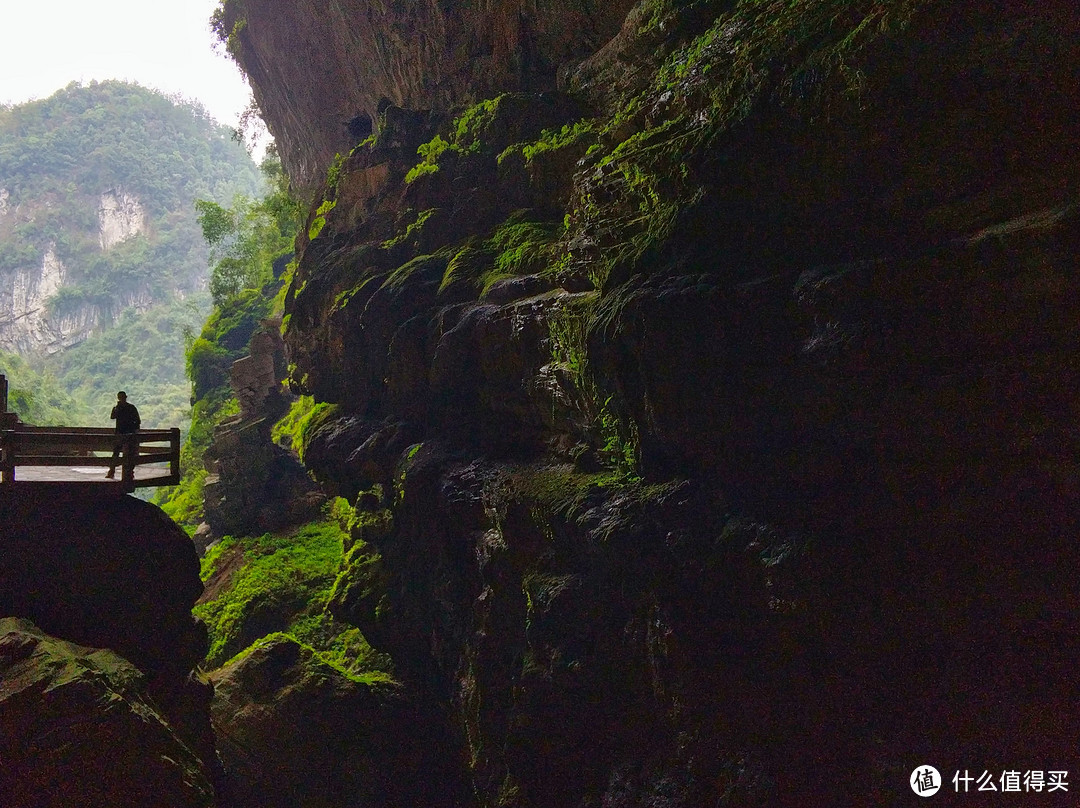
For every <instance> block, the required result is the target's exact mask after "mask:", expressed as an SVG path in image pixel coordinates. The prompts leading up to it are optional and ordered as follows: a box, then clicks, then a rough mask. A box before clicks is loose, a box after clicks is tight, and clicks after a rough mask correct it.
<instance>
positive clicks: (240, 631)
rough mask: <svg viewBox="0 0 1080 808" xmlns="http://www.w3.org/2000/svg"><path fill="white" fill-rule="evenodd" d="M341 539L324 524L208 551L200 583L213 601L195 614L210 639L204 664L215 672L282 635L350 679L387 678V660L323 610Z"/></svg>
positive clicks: (225, 542)
mask: <svg viewBox="0 0 1080 808" xmlns="http://www.w3.org/2000/svg"><path fill="white" fill-rule="evenodd" d="M347 538H348V534H346V533H345V532H344V531H343V530H342V528H341V526H340V524H339V523H338V522H337V521H336V520H334V519H329V520H327V521H324V522H317V523H311V524H308V525H304V526H302V527H300V528H297V529H296V530H294V531H290V532H288V533H285V534H282V535H271V534H265V535H262V536H258V537H232V536H227V537H225V538H224V539H222V540H221V541H220V542H219V543H217V544H216V545H214V546H213V547H212V548H210V550H209V551H208V552H207V554H206V556H205V558H204V559H203V561H202V578H203V581H204V582H205V583H206V584H207V586H208V591H209V592H210V593H211V595H212V596H211V597H209V598H207V599H205V600H204V601H203V602H201V603H200V604H199V605H198V606H196V608H195V615H196V616H197V617H199V618H200V619H202V620H204V621H205V622H206V624H207V628H208V630H209V634H210V651H209V653H208V655H207V664H208V665H209V666H211V667H218V666H220V665H222V664H224V663H225V662H226V661H227V660H228V659H229V658H230V657H233V656H234V655H236V654H238V653H241V652H243V651H244V650H245V649H246V648H248V647H249V646H250V645H252V644H253V643H255V642H258V641H260V640H263V639H264V638H265V637H266V636H267V635H271V634H273V633H275V632H283V633H286V634H288V635H289V636H291V637H293V638H295V639H296V640H297V641H299V642H301V643H304V644H305V645H308V646H310V647H311V648H313V649H315V651H316V652H317V653H318V654H319V655H320V657H321V658H323V659H324V660H325V661H327V662H329V663H330V664H332V665H334V666H335V667H337V668H339V669H341V670H343V671H346V672H348V673H350V674H353V675H357V674H368V675H370V674H374V673H376V672H380V673H381V674H382V676H383V677H384V678H385V677H386V676H388V675H389V671H390V665H389V659H388V658H387V657H385V655H381V654H378V653H376V652H375V651H373V650H372V649H371V646H369V645H368V643H367V641H366V640H365V639H364V638H363V635H362V634H361V633H360V631H359V630H358V629H356V628H355V627H352V626H348V625H344V624H341V623H339V622H337V621H335V620H334V618H333V617H331V616H330V615H329V614H327V613H326V611H325V607H326V605H327V602H328V601H329V599H330V594H331V592H332V590H333V588H334V584H335V581H336V580H337V577H338V568H339V566H340V564H341V563H342V554H343V548H344V543H345V541H346V540H347Z"/></svg>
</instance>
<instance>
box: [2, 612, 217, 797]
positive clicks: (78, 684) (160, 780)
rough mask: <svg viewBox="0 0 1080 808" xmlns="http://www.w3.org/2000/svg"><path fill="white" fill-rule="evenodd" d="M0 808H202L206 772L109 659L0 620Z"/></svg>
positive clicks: (135, 681)
mask: <svg viewBox="0 0 1080 808" xmlns="http://www.w3.org/2000/svg"><path fill="white" fill-rule="evenodd" d="M0 760H3V761H4V765H3V767H2V768H0V802H2V803H3V804H4V805H6V806H10V807H11V808H21V807H22V806H27V807H28V806H35V808H54V807H55V808H68V806H73V805H82V806H101V807H102V808H104V807H105V806H115V805H125V806H131V807H132V808H160V806H162V805H168V806H170V808H212V806H214V805H216V802H215V799H214V789H213V786H212V784H211V780H210V777H209V776H208V769H207V767H206V765H205V764H204V763H203V762H202V761H201V760H200V759H199V758H198V757H197V756H196V755H195V754H194V752H193V751H192V750H191V748H190V747H189V746H188V744H187V743H185V742H184V741H183V740H182V739H181V737H180V736H179V735H178V734H177V732H176V731H175V730H174V729H173V728H172V727H170V725H169V723H168V721H167V720H166V718H164V717H163V716H162V715H161V713H160V711H159V708H158V707H157V706H156V704H155V703H154V699H153V697H152V696H151V695H150V693H149V692H148V690H147V686H146V677H145V676H144V675H143V674H142V673H141V672H140V671H139V670H137V669H136V668H135V667H134V666H133V665H132V664H131V663H130V662H128V661H126V660H124V659H122V658H121V657H119V656H117V655H116V654H114V653H113V652H112V651H106V650H100V649H93V648H86V647H83V646H79V645H75V644H73V643H69V642H64V641H63V640H58V639H56V638H54V637H49V636H48V635H46V634H44V633H43V632H41V631H40V630H38V629H37V628H36V627H35V626H34V625H33V624H31V623H30V622H29V621H27V620H18V619H14V618H3V619H0Z"/></svg>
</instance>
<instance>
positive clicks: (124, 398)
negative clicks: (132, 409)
mask: <svg viewBox="0 0 1080 808" xmlns="http://www.w3.org/2000/svg"><path fill="white" fill-rule="evenodd" d="M116 400H117V401H127V393H125V392H124V391H123V390H121V391H120V392H119V393H117V394H116Z"/></svg>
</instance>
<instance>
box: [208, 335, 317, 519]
mask: <svg viewBox="0 0 1080 808" xmlns="http://www.w3.org/2000/svg"><path fill="white" fill-rule="evenodd" d="M279 327H280V325H279V323H277V322H269V323H265V324H263V326H262V327H261V328H259V330H258V331H256V332H255V333H254V334H253V335H252V337H251V345H250V349H249V354H248V356H246V357H244V358H242V359H238V360H237V361H235V362H233V363H232V365H231V367H230V369H229V382H230V385H231V387H232V391H233V394H234V395H235V396H236V398H237V400H238V401H239V403H240V413H239V414H238V415H236V416H235V417H233V418H230V419H228V420H227V421H225V422H224V423H222V424H221V425H220V426H218V427H217V428H216V429H215V431H214V440H213V443H212V444H211V445H210V447H209V448H208V449H207V451H206V454H205V457H204V462H205V463H206V466H207V470H208V471H209V472H210V473H209V475H208V476H207V478H206V482H205V485H204V488H203V499H204V508H205V512H206V521H207V524H208V525H209V526H210V530H211V531H212V533H214V534H215V535H216V536H218V537H221V536H225V535H227V534H232V535H245V534H249V533H262V532H266V531H270V530H277V529H280V528H282V527H286V526H288V525H296V524H301V523H302V522H304V521H306V520H308V519H312V518H315V517H316V516H317V515H318V513H319V509H320V507H321V506H322V504H323V503H324V502H325V501H326V498H325V496H324V495H323V494H322V493H321V492H320V491H319V490H318V488H317V487H316V486H315V484H314V483H313V482H312V480H311V479H310V477H309V476H308V473H307V471H306V469H304V467H303V466H302V465H300V463H299V461H298V460H297V459H296V457H295V456H294V455H293V453H292V452H290V451H289V450H287V449H284V448H282V447H281V446H278V445H277V444H276V443H275V442H274V441H273V439H272V436H271V427H273V425H274V423H275V422H276V421H277V420H278V419H279V418H280V417H281V416H282V415H284V413H285V411H286V410H287V409H288V401H287V398H288V393H287V392H286V391H284V390H282V386H281V381H280V380H281V379H282V378H283V377H284V375H285V373H286V370H285V366H284V352H283V345H282V342H281V337H280V335H279V332H278V329H279Z"/></svg>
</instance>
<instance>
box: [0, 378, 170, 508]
mask: <svg viewBox="0 0 1080 808" xmlns="http://www.w3.org/2000/svg"><path fill="white" fill-rule="evenodd" d="M0 405H2V406H3V410H2V411H0V486H9V485H18V484H20V483H35V484H42V483H44V484H49V483H57V484H65V485H71V484H88V485H101V486H108V487H111V488H114V489H119V490H120V491H123V492H124V493H130V492H131V491H134V490H135V489H136V488H149V487H153V486H159V485H176V484H178V483H179V482H180V430H179V429H176V428H173V429H140V430H139V431H138V432H134V433H132V434H129V435H119V434H117V433H116V431H115V430H113V429H109V428H106V427H77V426H28V425H26V424H23V423H20V422H19V420H18V417H17V416H16V415H15V413H9V412H7V379H5V378H4V377H3V376H2V375H0ZM117 447H119V448H120V456H119V457H118V458H117V459H116V460H115V461H114V460H113V451H114V450H115V449H116V448H117ZM114 463H115V465H116V476H115V478H112V479H110V478H108V477H106V473H107V472H108V470H109V468H110V467H111V466H113V465H114Z"/></svg>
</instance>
